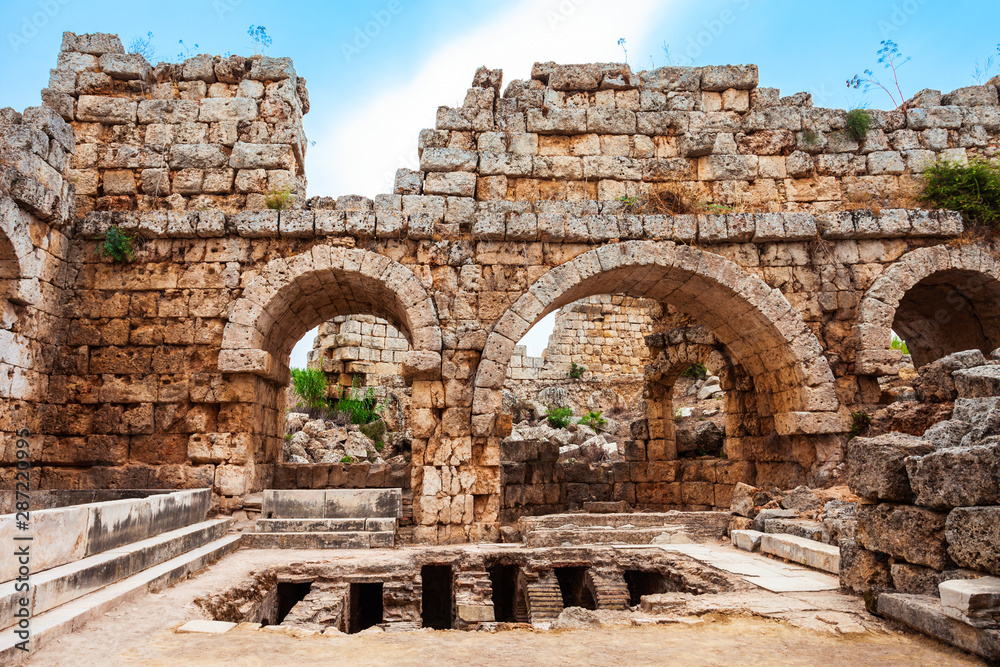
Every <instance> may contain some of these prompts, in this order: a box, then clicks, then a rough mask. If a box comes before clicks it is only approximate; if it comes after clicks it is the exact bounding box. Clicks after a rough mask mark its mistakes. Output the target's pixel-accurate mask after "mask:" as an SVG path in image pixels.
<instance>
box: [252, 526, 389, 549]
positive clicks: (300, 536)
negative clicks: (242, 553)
mask: <svg viewBox="0 0 1000 667" xmlns="http://www.w3.org/2000/svg"><path fill="white" fill-rule="evenodd" d="M242 539H243V541H242V542H241V543H240V546H241V547H243V548H246V549H378V548H385V547H392V546H395V544H396V533H395V531H389V530H386V531H317V532H301V533H291V532H290V533H244V534H243V536H242Z"/></svg>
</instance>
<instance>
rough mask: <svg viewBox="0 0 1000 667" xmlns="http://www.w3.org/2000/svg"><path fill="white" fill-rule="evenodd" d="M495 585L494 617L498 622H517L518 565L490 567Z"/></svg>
mask: <svg viewBox="0 0 1000 667" xmlns="http://www.w3.org/2000/svg"><path fill="white" fill-rule="evenodd" d="M488 572H489V573H490V583H491V584H492V585H493V617H494V618H495V619H496V621H497V622H498V623H516V622H517V618H516V617H515V615H514V592H515V591H516V589H517V565H502V564H499V563H498V564H497V565H493V566H492V567H490V568H489V569H488Z"/></svg>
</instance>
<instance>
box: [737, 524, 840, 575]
mask: <svg viewBox="0 0 1000 667" xmlns="http://www.w3.org/2000/svg"><path fill="white" fill-rule="evenodd" d="M768 523H770V522H768ZM729 539H730V540H732V543H733V546H734V547H736V548H737V549H742V550H743V551H760V552H761V553H764V554H769V555H771V556H777V557H779V558H784V559H785V560H789V561H792V562H793V563H799V564H800V565H805V566H806V567H811V568H814V569H817V570H822V571H824V572H829V573H830V574H837V575H839V574H840V547H836V546H833V545H832V544H826V543H825V542H818V541H816V540H810V539H807V538H804V537H801V536H799V535H789V534H787V533H762V532H760V531H757V530H734V531H732V532H731V533H730V534H729Z"/></svg>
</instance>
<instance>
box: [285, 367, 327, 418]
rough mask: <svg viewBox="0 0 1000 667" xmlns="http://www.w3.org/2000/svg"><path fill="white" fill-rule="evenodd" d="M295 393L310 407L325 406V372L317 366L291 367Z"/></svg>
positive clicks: (319, 407)
mask: <svg viewBox="0 0 1000 667" xmlns="http://www.w3.org/2000/svg"><path fill="white" fill-rule="evenodd" d="M292 386H293V387H295V393H297V394H298V395H299V396H301V397H302V400H303V401H305V402H306V404H307V405H308V406H309V407H311V408H316V409H321V408H324V407H326V405H327V402H326V373H324V372H323V371H322V370H320V369H318V368H293V369H292Z"/></svg>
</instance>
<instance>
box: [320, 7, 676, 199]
mask: <svg viewBox="0 0 1000 667" xmlns="http://www.w3.org/2000/svg"><path fill="white" fill-rule="evenodd" d="M672 5H673V3H672V2H671V3H664V2H662V1H660V2H657V1H656V0H619V1H618V2H614V3H607V2H599V1H598V0H561V1H553V0H548V1H546V2H538V1H537V0H534V1H532V0H525V1H523V2H521V3H519V4H517V5H515V6H514V8H513V9H510V10H505V11H503V12H499V13H498V14H497V15H495V17H493V18H491V19H489V21H488V22H487V23H484V24H483V25H482V26H481V27H480V28H478V29H476V30H473V31H470V32H467V33H465V34H463V35H461V36H459V37H457V38H456V39H454V40H452V41H450V42H445V43H444V44H442V46H441V47H440V48H439V49H438V50H437V51H435V52H433V53H431V54H429V55H428V57H427V58H426V60H425V62H424V64H423V65H422V66H421V68H420V69H419V71H418V73H417V74H416V76H414V77H413V78H412V79H411V80H410V81H409V83H408V84H407V85H404V86H401V87H395V88H393V89H391V90H386V91H385V92H383V93H381V94H379V95H377V96H375V97H374V98H373V99H370V100H368V101H367V103H365V104H360V105H359V106H358V107H357V109H356V111H355V112H354V113H353V114H352V115H350V116H348V117H346V118H343V117H336V118H331V119H330V121H329V124H328V125H327V126H326V127H324V128H320V130H319V136H318V137H316V138H317V139H318V144H319V146H320V148H317V149H314V150H313V153H312V154H311V155H310V159H309V170H308V172H307V173H308V175H309V180H310V188H309V190H310V195H317V194H318V195H329V196H337V195H344V194H361V195H365V196H369V197H371V196H374V195H376V194H381V193H385V192H390V191H391V188H392V177H393V175H394V174H395V172H396V169H398V168H400V167H408V168H411V169H412V168H416V166H417V165H416V160H417V135H418V134H419V132H420V130H421V129H423V128H425V127H433V124H434V118H435V114H436V111H437V108H438V107H439V106H441V105H446V106H461V103H462V101H463V100H464V99H465V92H466V90H467V89H468V87H469V85H470V83H471V82H472V76H473V74H475V71H476V68H478V67H479V66H480V65H485V66H487V67H490V68H493V69H495V68H502V69H503V70H504V81H505V85H506V82H509V81H511V80H513V79H517V78H522V79H523V78H527V77H528V76H530V73H531V66H532V64H533V63H535V62H544V61H549V60H553V61H556V62H562V63H583V62H618V61H621V60H622V59H623V55H624V54H623V53H622V51H621V47H619V46H618V44H617V42H618V38H619V37H625V38H626V39H627V40H628V47H629V50H630V51H631V52H632V53H633V54H635V55H634V56H633V57H632V58H631V60H632V61H633V65H636V63H635V62H634V61H636V60H637V59H638V54H640V53H647V52H652V51H651V50H649V49H645V50H644V49H643V46H644V44H645V42H646V41H647V37H648V33H649V31H650V30H651V29H652V28H653V27H654V26H655V25H656V21H655V19H656V17H657V15H658V14H660V13H661V12H663V11H664V10H665V9H666V8H668V7H670V6H672ZM401 19H403V20H405V18H404V17H401ZM654 41H655V40H654ZM378 47H379V44H378V42H377V41H376V42H375V43H373V44H372V46H371V47H369V48H378ZM642 68H643V65H642V64H641V63H638V66H636V69H642ZM321 111H322V110H314V113H316V112H320V113H321Z"/></svg>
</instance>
